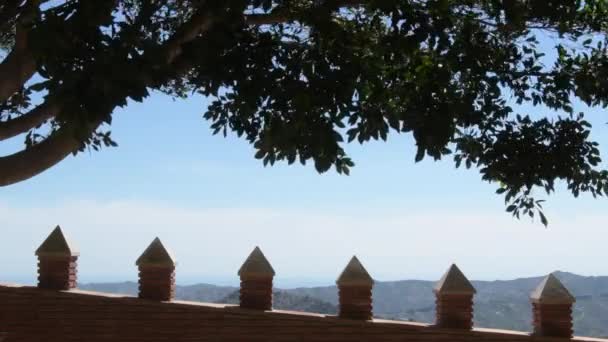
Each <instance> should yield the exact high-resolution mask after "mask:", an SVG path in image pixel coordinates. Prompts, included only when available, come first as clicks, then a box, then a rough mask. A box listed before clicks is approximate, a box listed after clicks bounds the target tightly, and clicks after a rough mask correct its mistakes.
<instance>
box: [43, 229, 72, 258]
mask: <svg viewBox="0 0 608 342" xmlns="http://www.w3.org/2000/svg"><path fill="white" fill-rule="evenodd" d="M36 255H37V256H78V255H80V253H78V249H77V248H76V247H75V246H74V244H72V243H70V242H69V241H68V240H67V239H66V238H65V235H63V232H62V231H61V227H59V226H57V227H55V229H53V231H52V232H51V234H50V235H49V236H48V237H47V238H46V240H44V242H43V243H42V244H41V245H40V247H38V249H37V250H36Z"/></svg>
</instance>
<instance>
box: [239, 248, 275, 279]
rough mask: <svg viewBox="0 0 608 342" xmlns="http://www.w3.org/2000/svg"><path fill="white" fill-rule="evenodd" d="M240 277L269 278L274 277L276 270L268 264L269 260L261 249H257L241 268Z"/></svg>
mask: <svg viewBox="0 0 608 342" xmlns="http://www.w3.org/2000/svg"><path fill="white" fill-rule="evenodd" d="M238 275H239V276H240V277H243V276H260V277H264V276H268V277H274V269H273V268H272V266H271V265H270V262H268V259H266V257H265V256H264V253H262V250H261V249H260V247H257V246H256V247H255V248H254V249H253V251H252V252H251V254H249V256H248V257H247V259H246V260H245V262H244V263H243V265H242V266H241V268H239V272H238Z"/></svg>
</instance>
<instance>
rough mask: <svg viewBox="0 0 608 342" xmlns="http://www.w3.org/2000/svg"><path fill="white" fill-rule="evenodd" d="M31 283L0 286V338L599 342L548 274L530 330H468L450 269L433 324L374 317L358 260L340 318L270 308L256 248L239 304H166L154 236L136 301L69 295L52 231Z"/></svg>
mask: <svg viewBox="0 0 608 342" xmlns="http://www.w3.org/2000/svg"><path fill="white" fill-rule="evenodd" d="M36 255H37V256H38V258H39V283H38V286H35V287H34V286H21V285H11V284H0V341H1V340H2V339H3V338H4V341H6V342H9V341H10V342H12V341H24V342H25V341H51V342H52V341H312V342H316V341H319V342H321V341H370V342H372V341H373V342H376V341H378V342H383V341H387V342H388V341H445V342H448V341H450V342H452V341H505V342H511V341H512V342H520V341H521V342H524V341H565V340H572V341H581V342H582V341H589V342H591V341H597V342H600V341H602V342H608V340H603V339H594V338H583V337H572V317H571V314H572V304H573V303H574V300H575V299H574V297H572V295H571V294H570V293H569V292H568V290H567V289H566V288H565V287H564V286H563V284H561V282H560V281H559V280H558V279H557V278H556V277H554V276H553V275H549V276H547V277H546V278H545V279H544V280H543V281H542V282H541V284H539V286H538V288H537V289H536V290H535V291H534V292H533V293H532V294H531V296H530V301H531V310H533V317H534V320H533V322H532V327H533V332H531V333H528V332H517V331H506V330H496V329H483V328H478V327H473V326H472V319H473V314H474V313H473V301H472V300H473V296H474V295H475V292H476V291H475V288H474V287H473V286H472V285H471V283H470V282H469V281H468V280H467V278H466V277H465V276H464V274H463V272H462V271H460V269H458V267H457V266H456V265H452V266H451V267H450V268H449V269H448V271H447V272H446V273H445V275H444V276H443V277H442V278H441V280H440V281H439V282H438V283H437V285H436V286H435V288H434V293H435V296H436V303H437V308H436V309H437V310H436V311H437V317H436V322H435V323H434V324H424V323H415V322H404V321H391V320H383V319H376V318H373V298H372V291H371V289H372V287H373V285H374V281H373V279H372V277H371V276H370V275H369V273H368V272H367V270H365V268H364V266H363V264H362V263H361V262H360V261H359V260H358V259H357V258H356V257H353V259H352V260H351V261H350V262H349V264H348V265H347V266H346V267H345V269H344V271H343V272H342V273H341V274H340V276H339V277H338V280H337V281H336V283H337V286H338V293H339V313H338V315H323V314H316V313H306V312H294V311H284V310H274V309H272V280H273V277H274V275H275V271H274V269H273V268H272V266H271V264H270V262H269V261H268V260H267V259H266V257H265V256H264V254H263V253H262V251H261V249H259V248H257V247H256V248H255V249H254V250H253V252H252V253H251V255H250V256H249V257H248V258H247V260H246V261H245V262H244V264H243V266H242V267H241V269H240V270H239V272H238V274H239V276H240V278H241V288H240V304H239V305H228V304H212V303H200V302H187V301H179V300H175V299H174V293H175V266H176V262H175V258H174V257H173V254H172V253H170V252H169V250H168V249H167V248H166V247H165V246H164V245H163V244H162V242H161V241H160V240H159V239H154V241H153V242H152V243H151V244H150V246H149V247H148V248H147V249H146V250H145V251H144V253H143V254H142V255H141V257H140V258H138V260H137V261H136V265H137V267H138V268H139V276H140V280H139V285H140V286H139V294H138V296H137V297H134V296H126V295H117V294H107V293H99V292H91V291H82V290H79V289H77V282H76V280H77V279H76V274H77V269H76V268H77V266H76V261H77V258H78V256H79V254H78V252H77V251H76V250H75V248H74V247H73V245H72V244H70V243H69V242H68V240H67V239H66V238H65V236H64V235H63V232H62V231H61V229H60V228H59V227H58V228H56V229H55V230H54V231H53V233H52V234H51V235H50V236H49V238H48V239H47V240H46V241H45V242H44V243H43V244H42V246H41V247H40V248H39V249H38V250H37V251H36Z"/></svg>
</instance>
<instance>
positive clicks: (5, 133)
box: [0, 102, 59, 141]
mask: <svg viewBox="0 0 608 342" xmlns="http://www.w3.org/2000/svg"><path fill="white" fill-rule="evenodd" d="M57 114H59V105H57V104H56V103H53V102H44V103H43V104H41V105H39V106H38V107H36V108H34V109H32V110H31V111H29V112H28V113H26V114H23V115H21V116H19V117H17V118H15V119H12V120H8V121H4V122H0V141H2V140H6V139H9V138H12V137H15V136H17V135H19V134H21V133H25V132H27V131H29V130H30V129H32V128H34V127H36V126H38V125H41V124H42V123H44V122H45V121H46V120H48V119H50V118H53V117H55V116H56V115H57Z"/></svg>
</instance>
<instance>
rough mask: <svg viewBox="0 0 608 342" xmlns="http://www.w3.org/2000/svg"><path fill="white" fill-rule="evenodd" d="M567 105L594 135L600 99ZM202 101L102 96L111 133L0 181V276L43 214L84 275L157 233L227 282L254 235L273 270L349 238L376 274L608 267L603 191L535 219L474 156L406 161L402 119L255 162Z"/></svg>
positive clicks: (183, 263)
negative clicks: (517, 214)
mask: <svg viewBox="0 0 608 342" xmlns="http://www.w3.org/2000/svg"><path fill="white" fill-rule="evenodd" d="M547 41H548V40H546V41H545V43H546V42H547ZM577 107H578V108H576V109H577V110H582V111H585V112H587V113H588V114H587V115H588V119H589V120H590V121H591V122H592V123H594V125H595V127H594V130H593V138H594V139H596V140H597V141H599V142H600V143H601V145H602V146H604V147H605V146H608V134H607V133H608V126H607V125H606V124H605V123H606V122H607V121H608V116H607V115H606V112H605V111H604V110H602V109H593V110H589V109H588V108H585V107H584V106H582V105H579V106H577ZM205 108H206V100H205V99H204V98H201V97H196V96H195V97H192V98H190V99H188V100H185V101H184V100H176V101H174V100H172V99H171V98H169V97H167V96H164V95H161V94H154V95H153V96H152V97H151V98H149V99H147V100H146V101H145V103H143V104H140V103H133V104H130V105H129V106H128V107H127V108H123V109H121V110H119V111H117V112H116V114H115V115H114V121H113V125H112V127H111V128H112V132H113V136H114V138H115V140H116V141H117V142H118V143H119V147H118V148H106V149H104V150H102V151H101V152H94V151H93V152H90V153H89V152H85V153H82V154H79V155H78V156H76V157H69V158H68V159H67V160H65V161H64V162H63V163H61V164H59V165H58V166H56V167H54V168H52V169H51V170H49V171H47V172H45V173H43V174H42V175H40V176H37V177H35V178H33V179H31V180H28V181H26V182H23V183H19V184H16V185H13V186H10V187H6V188H2V189H0V227H1V228H0V229H2V232H3V235H2V239H0V257H1V258H3V260H4V261H3V262H0V281H16V282H26V283H28V282H29V283H31V282H34V279H35V274H36V260H35V258H34V256H33V252H34V250H35V248H36V247H37V245H38V244H40V243H41V242H42V240H43V239H44V238H45V237H46V235H47V234H48V233H49V232H50V231H51V229H52V228H53V227H54V226H55V225H57V224H60V225H61V226H62V227H63V229H64V231H65V232H66V234H67V235H68V236H69V237H70V238H71V239H72V240H74V241H75V242H76V243H77V244H78V245H79V246H80V249H81V257H80V264H79V272H80V279H81V280H82V281H84V282H90V281H117V280H134V279H136V275H137V273H136V269H135V266H134V261H135V259H136V258H137V256H138V255H139V253H141V252H142V251H143V250H144V248H145V247H146V245H147V244H148V243H149V242H150V241H152V239H153V238H154V237H155V236H159V237H160V238H161V240H163V241H164V242H165V244H166V245H167V246H168V247H169V248H170V249H172V250H173V252H174V254H175V255H176V257H177V259H178V262H179V264H178V270H177V275H178V276H177V277H178V282H181V283H196V282H208V283H221V284H236V283H237V281H238V279H237V277H236V271H237V270H238V267H239V265H240V263H241V262H242V261H243V260H244V259H245V257H246V256H247V254H248V253H249V252H250V251H251V249H253V247H254V246H255V245H260V247H261V248H262V250H263V251H264V252H265V253H266V255H267V256H268V258H269V259H270V261H271V263H272V264H273V266H274V267H275V269H276V270H277V280H278V284H279V286H281V285H282V286H295V285H311V284H328V283H331V282H333V280H334V279H335V277H336V276H337V275H338V274H339V272H340V271H341V269H342V268H343V267H344V265H345V264H346V262H347V261H348V260H349V259H350V257H351V256H352V255H353V254H357V255H358V256H359V257H360V259H361V260H362V262H363V263H364V265H365V266H367V268H368V270H369V271H370V273H371V274H372V275H373V276H374V277H375V278H377V279H380V280H390V279H412V278H419V279H438V278H439V277H440V276H441V274H442V273H443V271H444V270H445V269H446V268H447V267H448V266H449V264H450V263H452V262H456V263H458V264H459V266H460V267H461V268H462V269H463V270H464V272H465V273H466V274H467V275H468V276H469V277H470V278H472V279H509V278H515V277H524V276H532V275H541V274H545V273H548V272H551V271H554V270H557V269H559V270H564V271H571V272H576V273H580V274H586V275H608V270H607V269H606V264H605V260H606V259H608V249H606V248H605V243H604V242H605V237H606V232H605V229H606V222H608V213H607V212H606V210H605V209H606V204H607V202H606V199H598V200H593V199H591V198H590V196H583V197H582V198H579V199H574V198H572V197H571V196H570V195H569V194H568V193H567V192H566V191H564V190H565V189H564V188H563V187H562V188H561V189H559V190H558V193H557V194H556V195H553V196H551V197H550V198H548V200H549V201H548V203H547V209H546V213H547V214H548V216H549V219H550V227H549V228H544V227H543V226H542V225H541V224H540V223H538V222H536V223H533V222H530V221H529V220H526V219H524V220H521V221H517V220H514V219H512V218H511V217H510V216H509V215H507V214H506V213H505V212H504V204H503V201H502V199H501V197H498V196H497V195H495V194H494V191H495V188H496V186H495V185H491V184H487V183H482V182H481V181H480V178H479V175H478V173H477V171H475V170H465V169H462V170H456V169H455V168H454V166H453V163H452V162H451V159H449V160H446V161H442V162H433V161H431V160H425V161H423V162H421V163H414V152H415V150H414V144H413V140H412V138H411V136H409V135H395V134H393V135H390V136H389V141H388V142H387V143H384V142H372V143H369V144H366V145H364V146H360V145H359V144H351V145H347V151H348V152H349V154H350V155H351V156H352V157H353V159H354V160H355V162H356V163H357V165H356V167H355V168H354V169H353V170H352V173H351V176H348V177H346V176H339V175H337V174H336V173H335V172H333V171H332V172H329V173H326V174H323V175H319V174H317V173H316V171H315V170H314V168H313V167H312V166H306V167H302V166H300V165H299V164H297V165H292V166H288V165H286V164H277V165H275V166H274V167H266V168H264V167H263V166H262V163H261V162H260V161H258V160H255V159H254V158H253V153H254V152H253V149H252V148H251V146H249V145H248V144H247V143H246V142H245V141H244V140H241V139H238V138H236V137H231V136H229V137H228V138H223V137H222V136H213V135H211V131H210V129H209V125H208V123H207V122H205V121H204V120H203V119H202V113H203V111H204V109H205ZM523 110H527V111H528V112H530V113H536V112H537V110H536V109H534V108H523ZM21 143H22V139H21V138H19V139H15V140H13V141H11V142H10V144H4V143H3V144H2V145H1V146H0V153H2V154H6V153H10V152H11V151H14V150H15V149H17V148H18V147H20V146H21ZM606 153H608V152H606V151H604V155H603V156H604V159H608V156H607V155H606ZM606 165H607V164H606V163H604V166H606Z"/></svg>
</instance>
